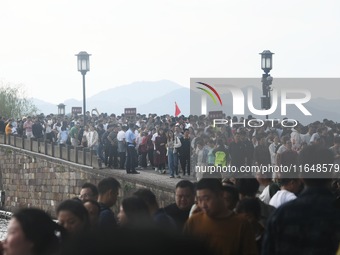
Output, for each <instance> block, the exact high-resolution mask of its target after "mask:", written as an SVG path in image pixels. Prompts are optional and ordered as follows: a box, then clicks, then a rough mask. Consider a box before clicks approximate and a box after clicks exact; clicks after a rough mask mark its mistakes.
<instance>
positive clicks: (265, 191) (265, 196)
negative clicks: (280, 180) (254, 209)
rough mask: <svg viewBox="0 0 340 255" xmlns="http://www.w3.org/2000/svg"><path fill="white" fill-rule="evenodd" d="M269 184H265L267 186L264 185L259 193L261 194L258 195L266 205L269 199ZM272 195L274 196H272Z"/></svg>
mask: <svg viewBox="0 0 340 255" xmlns="http://www.w3.org/2000/svg"><path fill="white" fill-rule="evenodd" d="M269 186H270V185H267V187H265V188H264V189H263V191H262V193H261V195H259V199H260V200H261V201H262V202H263V203H266V204H267V205H268V204H269V201H270V194H269ZM273 197H274V196H273Z"/></svg>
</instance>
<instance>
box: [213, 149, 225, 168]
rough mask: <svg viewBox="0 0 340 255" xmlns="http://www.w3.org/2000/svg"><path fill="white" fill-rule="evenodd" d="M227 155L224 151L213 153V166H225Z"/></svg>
mask: <svg viewBox="0 0 340 255" xmlns="http://www.w3.org/2000/svg"><path fill="white" fill-rule="evenodd" d="M226 165H227V154H226V153H225V152H224V151H216V152H215V166H226Z"/></svg>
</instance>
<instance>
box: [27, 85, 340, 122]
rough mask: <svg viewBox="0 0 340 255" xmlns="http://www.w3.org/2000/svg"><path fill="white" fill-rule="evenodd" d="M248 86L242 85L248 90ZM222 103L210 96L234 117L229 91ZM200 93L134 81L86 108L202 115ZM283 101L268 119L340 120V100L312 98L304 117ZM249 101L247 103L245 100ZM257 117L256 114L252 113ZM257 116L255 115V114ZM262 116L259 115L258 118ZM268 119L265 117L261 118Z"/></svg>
mask: <svg viewBox="0 0 340 255" xmlns="http://www.w3.org/2000/svg"><path fill="white" fill-rule="evenodd" d="M247 88H248V87H245V88H243V89H242V90H243V91H246V89H247ZM252 89H253V101H254V107H255V108H256V109H260V97H261V96H262V92H261V90H260V89H259V88H256V87H252ZM221 98H222V101H223V106H222V107H221V106H219V105H214V104H212V101H211V100H209V98H208V101H207V103H208V109H210V110H222V111H223V112H224V113H225V114H226V115H227V116H228V115H230V116H232V103H233V101H232V97H231V94H230V93H226V94H221ZM200 100H201V95H200V94H199V93H197V92H194V91H191V92H190V89H189V88H185V87H183V86H180V85H179V84H177V83H174V82H171V81H167V80H162V81H156V82H146V81H143V82H134V83H132V84H128V85H124V86H120V87H115V88H112V89H109V90H105V91H102V92H100V93H98V94H96V95H94V96H92V97H90V98H88V99H87V101H86V105H87V110H89V111H90V110H92V109H94V108H97V109H98V111H99V112H100V113H103V112H104V113H105V112H106V113H108V114H111V113H115V114H118V115H120V114H121V113H123V112H124V108H132V107H133V108H134V107H135V108H137V112H138V113H142V114H148V113H156V114H158V115H163V114H171V115H173V114H174V112H175V102H177V104H178V106H179V108H180V110H181V114H183V115H185V116H188V115H189V114H194V115H200V114H201V107H200ZM33 103H34V104H35V105H36V106H37V107H38V109H39V110H40V112H42V113H44V114H45V115H46V114H50V113H53V114H56V113H57V111H58V108H57V105H54V104H50V103H47V102H44V101H42V100H39V99H34V98H33ZM280 103H281V100H280V99H279V101H278V104H279V106H278V110H277V111H276V112H275V113H273V114H272V115H270V116H269V118H277V119H281V120H282V119H283V118H284V117H287V118H291V119H296V120H299V121H300V122H301V123H303V124H305V125H306V124H309V123H311V122H314V121H316V120H320V121H322V120H323V119H325V118H326V119H330V120H333V121H335V122H340V112H339V111H338V109H340V101H339V100H327V99H324V98H313V99H311V100H310V101H309V102H308V103H306V104H304V105H305V107H306V108H307V109H308V110H309V111H310V112H311V113H312V116H304V115H303V114H302V113H301V111H300V110H299V109H298V108H297V107H295V106H290V105H289V106H287V113H289V115H288V116H281V112H280V111H279V109H280V108H281V107H280ZM64 104H65V105H66V113H70V112H71V108H72V107H82V101H78V100H75V99H68V100H66V101H65V102H64ZM245 104H247V102H245ZM247 109H248V107H247V106H245V114H244V116H248V115H253V114H252V113H251V112H250V111H249V110H247ZM253 116H254V115H253ZM254 117H255V118H257V117H256V116H254ZM259 118H260V117H259ZM261 119H265V116H263V117H261Z"/></svg>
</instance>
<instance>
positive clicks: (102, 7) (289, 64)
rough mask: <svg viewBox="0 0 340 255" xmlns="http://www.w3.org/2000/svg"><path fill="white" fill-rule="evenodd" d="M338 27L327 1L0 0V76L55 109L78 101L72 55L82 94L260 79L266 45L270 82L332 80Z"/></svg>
mask: <svg viewBox="0 0 340 255" xmlns="http://www.w3.org/2000/svg"><path fill="white" fill-rule="evenodd" d="M339 30H340V1H337V0H333V1H331V0H323V1H321V0H317V1H315V0H299V1H296V0H286V1H273V0H264V1H262V0H257V1H254V0H239V1H236V0H233V1H231V0H229V1H227V0H223V1H222V0H96V1H93V0H54V1H51V0H32V1H27V0H1V2H0V31H1V41H0V45H1V47H0V80H2V81H3V82H4V83H12V84H23V86H24V88H25V90H26V92H27V95H28V96H33V97H36V98H39V99H43V100H45V101H48V102H51V103H55V104H58V103H61V102H64V100H66V99H69V98H76V99H81V98H82V93H83V92H82V78H81V74H80V73H79V72H78V71H77V66H76V57H75V56H74V55H75V54H77V53H78V52H80V51H87V52H88V53H90V54H92V56H91V58H90V65H91V70H90V72H89V73H88V74H87V75H86V91H87V92H86V93H87V97H89V96H92V95H94V94H96V93H98V92H100V91H102V90H105V89H109V88H112V87H115V86H119V85H124V84H129V83H131V82H134V81H141V80H144V81H155V80H161V79H168V80H172V81H174V82H177V83H179V84H180V85H183V86H187V87H189V84H190V77H260V76H261V74H262V70H261V68H260V55H259V54H258V53H260V52H262V51H263V50H266V49H269V50H271V51H272V52H274V53H275V55H274V60H273V62H274V68H273V70H272V72H271V74H272V76H273V77H274V78H275V77H339V74H340V60H339V59H340V47H339V45H340V34H339ZM339 90H340V87H339V88H335V91H339ZM324 91H325V90H324V89H323V90H320V95H322V92H324ZM327 93H329V92H327ZM333 94H334V93H333ZM335 94H340V93H335Z"/></svg>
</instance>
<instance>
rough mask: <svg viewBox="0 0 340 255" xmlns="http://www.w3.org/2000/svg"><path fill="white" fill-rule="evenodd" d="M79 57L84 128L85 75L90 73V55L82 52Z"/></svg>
mask: <svg viewBox="0 0 340 255" xmlns="http://www.w3.org/2000/svg"><path fill="white" fill-rule="evenodd" d="M76 56H77V63H78V71H79V72H81V74H82V75H83V116H84V126H85V125H86V97H85V75H86V72H88V71H90V56H91V55H90V54H88V53H87V52H86V51H81V52H79V53H78V54H76Z"/></svg>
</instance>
